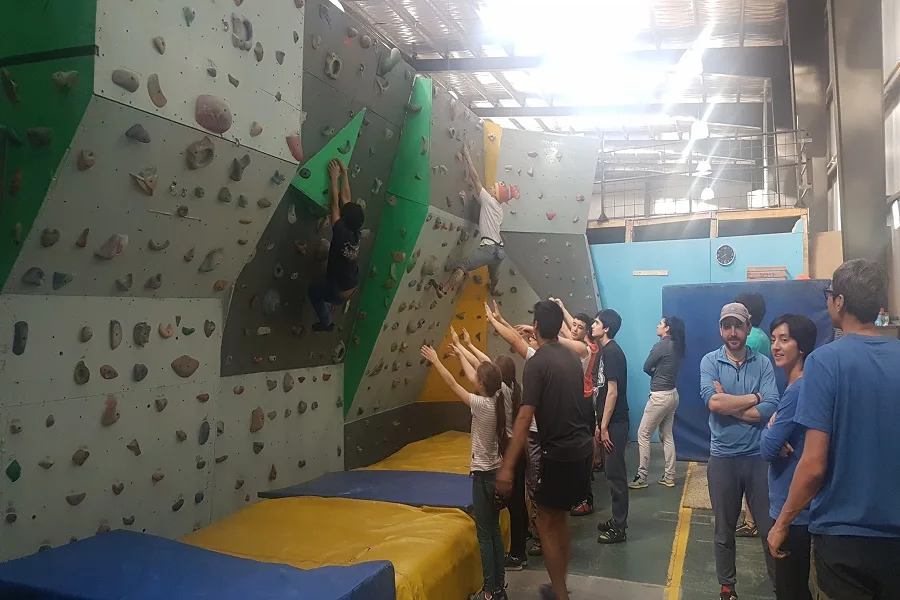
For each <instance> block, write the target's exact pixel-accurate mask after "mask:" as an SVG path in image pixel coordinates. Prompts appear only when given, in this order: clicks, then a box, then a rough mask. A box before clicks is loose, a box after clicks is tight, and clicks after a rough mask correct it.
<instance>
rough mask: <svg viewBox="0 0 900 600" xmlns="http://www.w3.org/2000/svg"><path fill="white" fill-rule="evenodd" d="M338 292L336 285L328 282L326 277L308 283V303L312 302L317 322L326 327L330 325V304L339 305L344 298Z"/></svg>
mask: <svg viewBox="0 0 900 600" xmlns="http://www.w3.org/2000/svg"><path fill="white" fill-rule="evenodd" d="M340 292H341V290H339V289H338V288H337V286H336V285H334V284H333V283H330V282H329V281H328V279H320V280H318V281H314V282H312V283H311V284H310V285H309V303H310V304H312V307H313V310H314V311H316V316H317V317H318V318H319V323H321V324H322V325H323V326H325V327H327V326H329V325H331V309H330V308H329V307H328V305H329V304H331V305H332V306H340V305H342V304H343V303H344V302H345V300H344V298H341V297H340Z"/></svg>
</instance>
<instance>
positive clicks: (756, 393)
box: [753, 392, 762, 404]
mask: <svg viewBox="0 0 900 600" xmlns="http://www.w3.org/2000/svg"><path fill="white" fill-rule="evenodd" d="M753 395H754V396H756V403H757V404H759V403H761V402H762V396H760V395H759V392H753Z"/></svg>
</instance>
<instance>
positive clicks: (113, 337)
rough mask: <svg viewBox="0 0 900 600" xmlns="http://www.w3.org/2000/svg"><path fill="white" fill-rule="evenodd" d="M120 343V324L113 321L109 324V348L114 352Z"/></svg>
mask: <svg viewBox="0 0 900 600" xmlns="http://www.w3.org/2000/svg"><path fill="white" fill-rule="evenodd" d="M121 343H122V324H121V323H119V322H118V321H116V320H115V319H114V320H112V321H110V322H109V347H110V349H111V350H115V349H116V348H118V347H119V344H121Z"/></svg>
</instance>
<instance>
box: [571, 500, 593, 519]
mask: <svg viewBox="0 0 900 600" xmlns="http://www.w3.org/2000/svg"><path fill="white" fill-rule="evenodd" d="M593 512H594V507H593V506H591V505H590V504H588V501H587V500H584V501H582V502H581V503H579V504H577V505H575V508H573V509H572V510H570V511H569V514H570V515H572V516H573V517H586V516H587V515H589V514H591V513H593Z"/></svg>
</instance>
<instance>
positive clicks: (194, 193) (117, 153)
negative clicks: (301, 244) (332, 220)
mask: <svg viewBox="0 0 900 600" xmlns="http://www.w3.org/2000/svg"><path fill="white" fill-rule="evenodd" d="M135 125H139V126H140V127H141V128H142V129H143V131H144V132H145V133H146V134H147V135H148V136H149V139H150V142H149V143H141V142H140V141H138V140H136V139H133V138H132V137H129V136H128V135H126V132H128V131H129V130H130V129H131V128H132V127H133V126H135ZM144 139H147V138H144ZM204 140H205V141H204ZM207 143H209V144H212V146H213V147H214V150H210V149H209V146H208V145H207ZM195 144H200V145H201V146H202V148H201V149H199V150H198V149H197V147H196V146H194V147H193V148H189V146H192V145H195ZM210 152H214V153H215V158H214V159H213V160H212V162H211V164H208V165H207V166H203V167H202V168H198V169H191V168H189V164H188V160H195V159H196V160H199V161H201V162H206V161H207V159H208V158H209V155H210ZM87 157H90V162H89V163H86V162H85V161H86V160H87ZM247 160H249V161H250V162H249V165H247V166H246V168H244V169H242V171H241V174H240V175H238V174H237V172H236V171H235V169H236V164H235V161H247ZM87 164H91V165H92V166H90V167H88V168H84V167H85V166H86V165H87ZM83 168H84V170H82V169H83ZM292 170H293V166H292V165H291V164H290V163H287V162H285V161H282V160H278V159H274V158H272V157H270V156H267V155H264V154H260V153H258V152H256V151H255V150H252V149H247V148H240V147H238V146H235V145H233V144H231V143H227V142H224V141H222V140H220V139H217V138H215V139H213V138H208V137H207V136H205V134H204V133H202V132H199V131H197V130H195V129H192V128H189V127H186V126H184V125H180V124H177V123H174V122H172V121H167V120H165V119H163V118H161V117H158V116H153V115H148V114H145V113H141V112H137V111H135V110H134V109H131V108H129V107H127V106H124V105H122V104H118V103H115V102H111V101H109V100H106V99H104V98H100V97H94V99H93V100H92V101H91V103H90V107H89V109H88V111H87V114H86V115H85V117H84V120H83V122H82V124H81V126H80V127H79V128H78V133H77V134H76V136H75V139H74V141H73V142H72V148H71V150H70V151H69V152H68V153H67V155H66V157H65V159H64V160H63V163H62V165H61V166H60V169H59V172H58V174H57V177H56V180H55V182H54V185H53V187H52V188H51V190H50V195H49V198H48V200H47V201H46V202H45V203H44V205H43V207H42V209H41V211H40V214H39V215H38V217H37V219H36V221H35V225H34V226H33V227H32V229H31V232H30V233H29V235H28V237H27V238H25V239H24V241H23V249H22V252H21V254H20V256H19V259H18V261H17V263H16V266H15V267H14V268H13V271H12V274H11V277H10V278H9V280H8V281H7V284H6V286H5V288H4V292H5V293H16V294H54V295H71V296H79V295H96V296H105V295H116V296H152V297H221V296H223V295H224V294H225V293H226V292H227V290H228V288H229V287H230V285H231V284H232V283H233V281H234V279H235V278H236V277H237V275H238V273H239V272H240V270H241V268H242V267H243V265H244V264H245V263H246V262H248V261H249V260H250V258H251V257H252V253H253V249H254V244H256V242H257V240H258V239H259V237H260V235H261V233H262V232H263V230H264V229H265V227H266V224H267V223H268V220H269V218H270V215H271V213H272V211H273V210H274V209H273V208H271V207H272V206H277V204H278V201H279V199H280V198H281V197H282V195H283V194H284V190H285V188H286V187H287V185H288V182H287V180H280V179H278V178H275V179H273V175H274V174H275V173H276V171H280V173H281V174H284V173H291V172H292ZM236 177H237V178H239V179H240V181H236V180H235V178H236ZM199 196H202V197H199ZM181 215H184V216H181ZM85 231H87V232H88V233H87V234H86V235H87V237H86V239H84V238H83V237H82V236H83V235H85V233H84V232H85ZM117 234H119V235H125V236H127V237H128V241H127V247H125V248H123V249H122V250H121V252H120V254H119V255H118V256H114V251H115V247H114V246H115V244H114V243H113V244H111V245H110V246H107V250H109V252H108V253H107V254H106V256H109V257H111V258H110V259H109V260H107V259H105V257H103V258H101V257H98V255H97V254H98V253H101V254H102V253H103V252H102V250H101V248H102V247H103V246H104V244H106V243H107V240H110V238H111V236H114V235H117ZM114 241H115V240H114ZM114 241H113V242H114ZM82 246H83V247H82ZM207 257H209V260H206V259H207ZM34 267H37V268H39V269H41V270H42V271H43V272H44V273H45V275H46V281H45V282H44V283H43V284H42V285H35V278H34V277H30V278H29V277H27V276H26V274H27V273H28V272H29V269H32V268H34ZM54 272H58V273H60V277H62V278H63V279H69V278H71V281H69V282H68V283H62V279H61V280H60V282H59V284H61V285H57V286H54V285H53V284H52V281H51V280H52V279H53V273H54ZM129 274H130V276H131V285H126V284H127V281H128V276H129ZM32 275H33V272H32ZM158 275H159V277H158ZM23 277H24V280H23ZM117 280H120V281H118V282H117ZM29 281H30V282H29ZM54 287H56V288H58V289H54ZM126 288H127V289H126Z"/></svg>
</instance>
